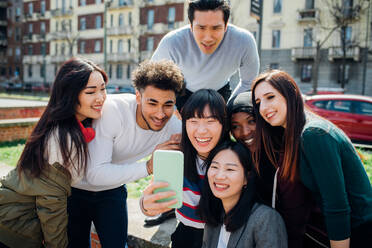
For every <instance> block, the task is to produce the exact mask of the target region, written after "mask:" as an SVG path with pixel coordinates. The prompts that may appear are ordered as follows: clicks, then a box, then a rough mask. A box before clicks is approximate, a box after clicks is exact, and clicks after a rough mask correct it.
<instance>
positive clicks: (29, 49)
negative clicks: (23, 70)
mask: <svg viewBox="0 0 372 248" xmlns="http://www.w3.org/2000/svg"><path fill="white" fill-rule="evenodd" d="M27 53H28V55H32V45H28V51H27Z"/></svg>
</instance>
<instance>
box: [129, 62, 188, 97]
mask: <svg viewBox="0 0 372 248" xmlns="http://www.w3.org/2000/svg"><path fill="white" fill-rule="evenodd" d="M132 81H133V86H134V87H135V88H136V89H137V90H138V91H141V90H143V89H145V88H146V87H147V86H149V85H151V86H154V87H155V88H158V89H161V90H172V91H174V92H175V93H176V95H179V94H180V93H181V92H182V91H183V90H184V82H183V81H184V79H183V75H182V72H181V70H180V69H179V68H178V66H177V65H176V64H175V63H174V62H172V61H170V60H160V61H144V62H142V63H141V64H140V65H139V67H137V68H136V70H134V71H133V73H132Z"/></svg>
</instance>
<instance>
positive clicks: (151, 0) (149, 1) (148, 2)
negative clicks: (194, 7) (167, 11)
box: [140, 0, 185, 7]
mask: <svg viewBox="0 0 372 248" xmlns="http://www.w3.org/2000/svg"><path fill="white" fill-rule="evenodd" d="M169 3H185V1H184V0H143V1H141V3H140V7H145V6H153V5H165V4H169Z"/></svg>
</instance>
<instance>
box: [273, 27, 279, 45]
mask: <svg viewBox="0 0 372 248" xmlns="http://www.w3.org/2000/svg"><path fill="white" fill-rule="evenodd" d="M279 47H280V30H273V40H272V48H279Z"/></svg>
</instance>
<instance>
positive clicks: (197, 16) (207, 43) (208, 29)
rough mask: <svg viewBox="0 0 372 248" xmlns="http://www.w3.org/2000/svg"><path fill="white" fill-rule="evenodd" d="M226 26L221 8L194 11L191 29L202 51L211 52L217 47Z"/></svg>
mask: <svg viewBox="0 0 372 248" xmlns="http://www.w3.org/2000/svg"><path fill="white" fill-rule="evenodd" d="M226 28H227V25H225V22H224V20H223V12H222V10H216V11H212V10H208V11H199V10H196V11H195V13H194V20H193V22H192V23H191V30H192V33H193V35H194V39H195V41H196V43H197V44H198V46H199V49H200V50H201V51H202V52H203V53H205V54H212V53H213V52H214V51H215V50H216V49H217V48H218V46H219V44H220V43H221V41H222V39H223V37H224V35H225V32H226Z"/></svg>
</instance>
